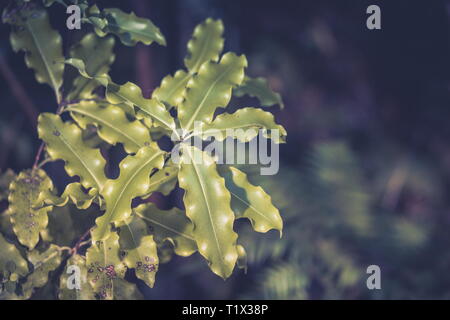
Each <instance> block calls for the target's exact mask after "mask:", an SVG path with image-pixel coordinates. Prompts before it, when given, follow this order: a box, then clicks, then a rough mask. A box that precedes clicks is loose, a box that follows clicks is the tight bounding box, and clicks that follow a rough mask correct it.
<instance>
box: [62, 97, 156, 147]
mask: <svg viewBox="0 0 450 320" xmlns="http://www.w3.org/2000/svg"><path fill="white" fill-rule="evenodd" d="M65 111H68V112H70V113H71V114H72V117H73V118H74V119H75V121H77V123H78V124H79V125H80V127H81V128H83V129H86V128H87V126H88V125H95V126H96V127H97V129H98V130H97V133H98V135H99V136H100V137H101V138H102V139H103V140H105V141H106V142H108V143H109V144H112V145H115V144H116V143H122V144H123V146H124V149H125V151H126V152H128V153H135V152H136V151H137V150H139V149H140V148H142V147H143V146H145V145H148V144H150V142H151V140H150V134H149V132H148V129H147V128H146V127H145V126H144V125H143V124H142V123H141V122H140V121H137V120H133V121H130V120H128V118H127V115H126V114H125V112H124V111H123V109H122V108H120V107H117V106H114V105H109V104H101V103H97V102H94V101H81V102H80V103H77V104H75V105H71V106H70V107H68V108H66V109H65Z"/></svg>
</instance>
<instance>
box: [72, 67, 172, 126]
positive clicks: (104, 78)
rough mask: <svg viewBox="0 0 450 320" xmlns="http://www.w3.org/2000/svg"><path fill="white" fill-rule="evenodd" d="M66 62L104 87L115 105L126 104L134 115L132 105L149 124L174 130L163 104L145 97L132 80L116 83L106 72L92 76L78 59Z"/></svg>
mask: <svg viewBox="0 0 450 320" xmlns="http://www.w3.org/2000/svg"><path fill="white" fill-rule="evenodd" d="M66 63H67V64H70V65H71V66H73V67H75V68H77V69H78V72H79V73H80V74H81V75H82V76H83V77H86V78H89V79H94V80H95V81H97V82H98V83H100V84H101V85H102V86H104V87H105V88H106V99H107V100H108V102H109V103H111V104H115V105H121V106H123V105H126V106H127V108H125V111H126V112H127V113H129V112H130V111H131V112H132V114H133V115H134V107H136V108H137V112H136V117H137V118H138V119H143V120H147V121H149V122H150V123H149V122H147V123H148V124H149V126H150V125H151V122H152V121H154V123H155V126H160V127H163V128H165V129H167V130H168V131H170V132H171V131H173V130H175V121H174V119H173V118H172V116H171V115H170V113H169V111H167V110H166V108H165V107H164V105H163V104H162V103H161V102H159V101H158V100H156V99H146V98H144V96H143V95H142V90H141V88H139V87H138V86H137V85H135V84H134V83H132V82H127V83H125V84H123V85H117V84H115V83H114V82H112V81H111V79H110V77H109V76H108V75H107V74H103V75H100V76H95V77H93V76H92V75H90V74H88V73H87V71H86V65H85V64H84V62H83V61H82V60H80V59H67V60H66Z"/></svg>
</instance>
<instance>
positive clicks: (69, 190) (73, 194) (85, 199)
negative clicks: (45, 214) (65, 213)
mask: <svg viewBox="0 0 450 320" xmlns="http://www.w3.org/2000/svg"><path fill="white" fill-rule="evenodd" d="M97 196H98V190H97V189H95V188H91V189H89V190H88V191H86V190H84V188H83V186H82V185H81V183H79V182H72V183H69V184H68V185H67V186H66V188H65V189H64V192H63V193H62V195H61V196H58V195H56V194H54V193H53V192H52V191H50V190H47V191H44V192H42V193H41V194H40V196H39V200H41V201H40V203H43V204H44V205H50V206H57V207H63V206H65V205H66V204H67V203H68V202H69V201H71V202H72V203H73V204H74V205H75V206H76V207H77V208H78V209H87V208H89V207H90V206H91V204H92V202H93V201H94V199H95V198H96V197H97Z"/></svg>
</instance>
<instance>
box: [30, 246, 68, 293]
mask: <svg viewBox="0 0 450 320" xmlns="http://www.w3.org/2000/svg"><path fill="white" fill-rule="evenodd" d="M28 260H29V261H30V262H31V263H32V264H33V272H32V273H31V274H30V275H29V276H28V277H27V281H26V282H25V283H24V284H23V286H22V289H23V292H24V294H25V296H30V295H31V294H32V292H33V289H34V288H41V287H43V286H44V285H45V284H46V283H47V281H48V274H49V272H51V271H53V270H55V269H56V268H58V267H59V265H60V264H61V251H60V249H59V248H58V246H55V245H53V244H52V245H50V247H49V248H48V249H47V250H46V251H44V252H42V253H40V252H39V251H38V250H33V251H31V252H29V254H28Z"/></svg>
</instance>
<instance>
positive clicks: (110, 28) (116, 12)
mask: <svg viewBox="0 0 450 320" xmlns="http://www.w3.org/2000/svg"><path fill="white" fill-rule="evenodd" d="M95 10H98V9H96V8H93V9H92V8H90V9H89V10H88V12H90V13H92V12H95ZM99 15H100V17H98V16H97V17H96V16H94V15H92V17H89V18H88V19H91V18H97V19H98V20H97V21H95V20H91V22H93V24H94V25H95V26H96V28H95V32H96V33H97V34H98V35H99V36H101V37H102V36H104V35H105V34H107V33H113V34H115V35H116V36H118V37H119V38H120V40H121V41H122V43H123V44H124V45H127V46H134V45H136V44H137V43H138V42H142V43H144V44H146V45H149V44H151V43H152V42H153V41H155V42H156V43H158V44H160V45H163V46H165V45H166V39H165V38H164V36H163V35H162V33H161V31H160V30H159V28H158V27H156V26H155V25H154V24H153V22H152V21H150V20H149V19H146V18H140V17H137V16H136V15H135V14H134V13H133V12H131V13H125V12H123V11H122V10H120V9H117V8H106V9H103V10H100V11H99Z"/></svg>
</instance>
